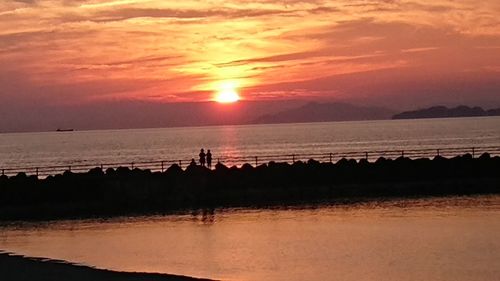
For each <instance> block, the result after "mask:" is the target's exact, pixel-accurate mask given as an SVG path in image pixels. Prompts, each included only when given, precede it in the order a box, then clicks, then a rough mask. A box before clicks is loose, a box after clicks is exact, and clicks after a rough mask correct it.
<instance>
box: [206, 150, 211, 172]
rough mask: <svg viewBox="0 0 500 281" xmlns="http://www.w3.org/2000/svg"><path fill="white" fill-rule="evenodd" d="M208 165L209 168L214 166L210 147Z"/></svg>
mask: <svg viewBox="0 0 500 281" xmlns="http://www.w3.org/2000/svg"><path fill="white" fill-rule="evenodd" d="M207 167H208V168H209V169H211V168H212V153H211V152H210V149H208V150H207Z"/></svg>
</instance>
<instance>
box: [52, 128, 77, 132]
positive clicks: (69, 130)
mask: <svg viewBox="0 0 500 281" xmlns="http://www.w3.org/2000/svg"><path fill="white" fill-rule="evenodd" d="M73 131H74V129H61V128H57V130H56V132H73Z"/></svg>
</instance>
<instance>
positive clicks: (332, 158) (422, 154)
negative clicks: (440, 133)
mask: <svg viewBox="0 0 500 281" xmlns="http://www.w3.org/2000/svg"><path fill="white" fill-rule="evenodd" d="M486 152H487V153H489V154H490V155H491V156H500V147H499V146H482V147H448V148H422V149H406V150H401V149H400V150H372V151H345V152H316V153H295V154H275V155H255V156H230V155H221V156H219V157H216V158H215V159H214V161H213V162H214V163H212V165H213V166H214V165H215V164H216V163H217V162H220V163H222V164H224V165H226V166H233V165H236V166H239V165H243V164H245V163H248V164H251V165H253V166H257V165H260V164H264V163H268V162H271V161H274V162H287V163H294V162H297V161H308V160H309V159H314V160H316V161H320V162H332V163H333V162H336V161H338V160H340V159H342V158H348V159H356V160H360V159H366V160H368V161H374V160H376V159H378V158H380V157H384V158H392V159H394V158H397V157H401V156H404V157H408V158H432V157H435V156H437V155H440V156H443V157H454V156H457V155H463V154H467V153H468V154H471V155H472V157H478V156H479V155H481V154H483V153H486ZM190 162H191V159H180V160H167V159H165V160H156V161H138V162H128V163H124V162H115V163H95V164H69V165H53V166H31V167H5V168H0V172H1V175H7V176H13V175H16V174H18V173H21V172H23V173H26V174H27V175H36V176H39V177H47V176H49V175H56V174H62V173H64V172H66V171H70V172H73V173H83V172H88V171H89V170H90V169H93V168H101V169H102V170H106V169H108V168H118V167H127V168H131V169H134V168H139V169H148V170H151V171H154V172H164V171H165V170H166V169H168V168H169V167H170V166H172V165H173V164H177V165H179V166H180V167H181V168H186V167H187V166H188V165H189V163H190Z"/></svg>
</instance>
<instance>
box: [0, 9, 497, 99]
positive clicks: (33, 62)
mask: <svg viewBox="0 0 500 281" xmlns="http://www.w3.org/2000/svg"><path fill="white" fill-rule="evenodd" d="M0 65H1V68H0V97H1V100H2V101H3V102H2V104H3V106H6V105H9V106H10V105H12V106H14V105H19V104H31V105H40V106H41V105H46V104H79V103H92V102H99V101H110V100H112V101H116V100H146V101H155V102H181V101H190V102H192V101H207V100H212V99H213V98H214V95H215V94H216V93H217V91H220V90H221V88H223V87H224V85H227V84H228V83H230V84H231V85H234V87H236V88H237V90H238V92H239V94H240V96H241V97H242V98H243V99H245V100H270V99H271V100H273V99H274V100H275V99H296V98H299V99H309V100H347V101H351V100H352V101H355V102H356V101H358V102H364V103H370V102H373V103H374V104H377V102H378V103H379V104H381V105H384V106H390V105H391V104H390V103H388V102H387V101H388V100H387V98H388V97H390V98H391V99H390V100H391V102H393V103H394V105H395V106H403V107H409V106H411V105H412V104H423V105H425V104H432V103H434V102H437V103H439V102H442V103H447V102H448V103H460V102H464V103H468V104H470V105H476V104H474V103H477V104H495V103H496V105H498V104H500V98H499V96H500V78H499V77H500V1H498V0H484V1H476V0H473V1H472V0H470V1H469V0H455V1H445V0H436V1H421V0H414V1H397V0H392V1H391V0H385V1H377V0H372V1H354V0H339V1H328V0H309V1H299V0H287V1H271V0H258V1H244V0H224V1H219V0H210V1H208V0H207V1H192V0H182V1H179V0H177V1H163V0H162V1H160V0H113V1H111V0H87V1H85V0H2V1H0ZM382 100H384V101H385V102H383V101H382Z"/></svg>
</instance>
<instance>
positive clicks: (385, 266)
mask: <svg viewBox="0 0 500 281" xmlns="http://www.w3.org/2000/svg"><path fill="white" fill-rule="evenodd" d="M498 237H500V196H477V197H453V198H436V199H415V200H393V201H376V202H374V201H371V202H359V203H356V204H349V205H334V206H320V207H318V206H301V207H288V208H281V209H279V208H273V209H264V210H263V209H254V210H251V209H204V210H198V211H192V212H188V213H186V214H178V215H170V216H154V217H136V218H118V219H109V220H104V221H99V220H98V221H95V220H94V221H93V220H85V221H65V222H56V223H44V224H24V225H20V226H19V225H18V226H12V225H11V226H4V227H2V228H1V231H0V249H4V250H9V251H14V252H18V253H21V254H28V255H33V256H45V257H52V258H57V259H64V260H69V261H73V262H79V263H85V264H89V265H95V266H98V267H102V268H109V269H115V270H126V271H148V272H166V273H174V274H183V275H191V276H198V277H210V278H216V279H222V280H243V281H245V280H332V279H333V280H348V281H349V280H450V281H451V280H454V281H455V280H459V281H460V280H495V278H497V277H498V276H500V269H499V268H498V260H500V240H498Z"/></svg>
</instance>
